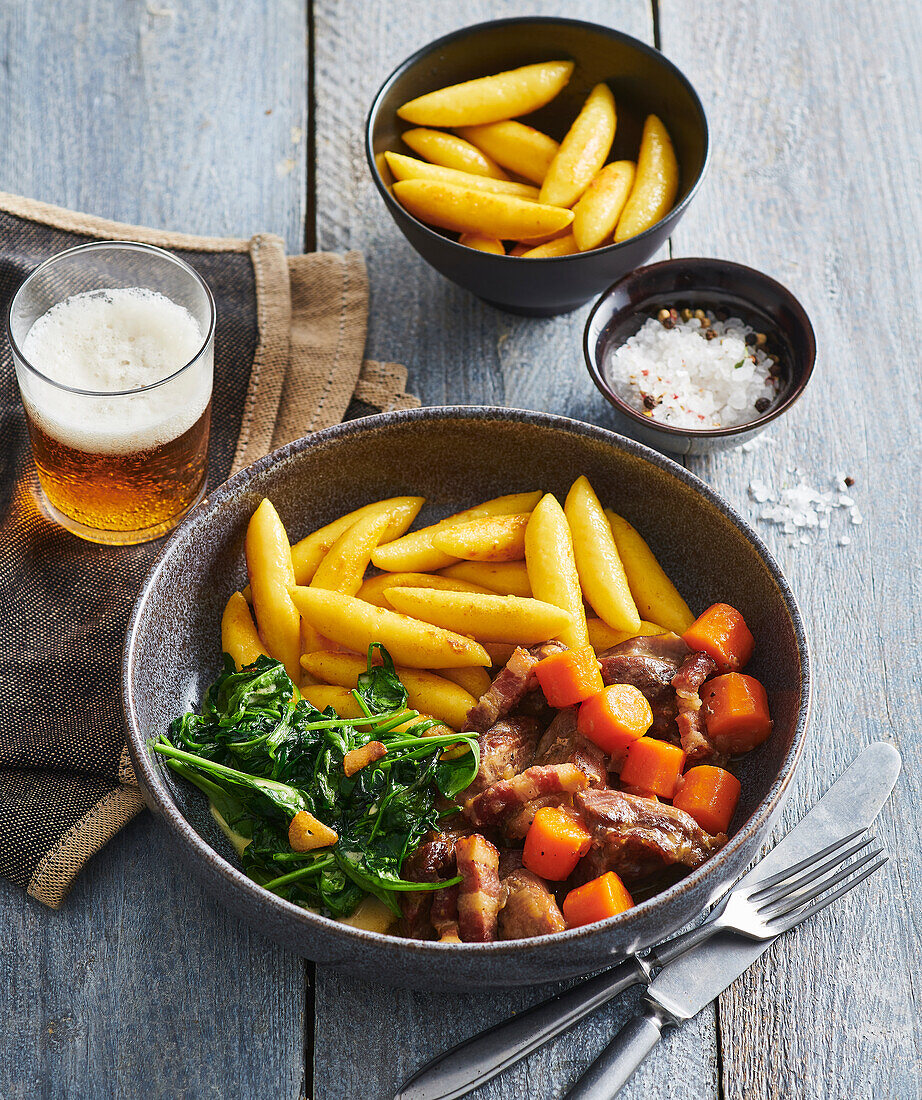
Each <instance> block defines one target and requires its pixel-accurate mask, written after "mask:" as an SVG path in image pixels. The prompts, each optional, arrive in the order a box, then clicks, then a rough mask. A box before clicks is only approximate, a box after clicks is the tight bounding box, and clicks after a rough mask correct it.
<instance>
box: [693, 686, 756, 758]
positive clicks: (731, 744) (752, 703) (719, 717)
mask: <svg viewBox="0 0 922 1100" xmlns="http://www.w3.org/2000/svg"><path fill="white" fill-rule="evenodd" d="M701 698H702V700H703V702H704V707H703V708H702V709H703V711H704V724H705V726H706V727H707V731H708V737H709V738H710V739H711V741H712V742H713V744H714V747H715V748H716V749H717V750H718V751H719V752H726V753H730V754H731V755H732V754H734V753H739V752H749V750H750V749H754V748H755V747H756V746H757V745H761V744H762V742H763V741H764V740H765V739H766V738H767V737H768V735H769V734H770V733H771V732H772V720H771V716H770V715H769V713H768V696H767V695H766V694H765V688H764V687H762V685H761V684H760V683H759V681H758V680H757V679H756V678H755V677H754V676H746V675H745V674H744V673H742V672H728V673H727V674H726V675H725V676H715V677H714V679H713V680H708V681H707V682H706V683H705V684H704V686H703V687H702V688H701Z"/></svg>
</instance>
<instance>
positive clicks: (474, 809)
mask: <svg viewBox="0 0 922 1100" xmlns="http://www.w3.org/2000/svg"><path fill="white" fill-rule="evenodd" d="M588 786H589V780H588V779H587V778H586V776H585V774H584V773H583V772H581V771H580V770H579V768H577V767H576V766H575V765H573V764H542V765H533V766H532V767H530V768H526V769H525V771H523V772H522V773H521V774H520V775H515V776H513V777H512V778H511V779H501V780H500V781H499V782H498V783H494V784H493V785H492V786H491V787H487V789H486V790H485V791H481V793H480V794H478V795H476V796H475V797H474V798H472V799H470V801H469V802H467V803H466V805H465V807H464V816H465V817H466V818H467V820H468V821H469V822H470V823H471V824H472V825H475V826H481V825H494V826H496V825H501V824H502V823H503V819H504V818H505V817H506V816H507V815H508V814H509V813H511V812H512V811H514V810H517V809H520V808H521V807H522V806H524V805H525V804H526V803H527V802H531V801H532V800H533V799H536V798H540V797H542V796H543V795H549V794H573V793H574V792H575V791H581V790H584V789H585V788H586V787H588Z"/></svg>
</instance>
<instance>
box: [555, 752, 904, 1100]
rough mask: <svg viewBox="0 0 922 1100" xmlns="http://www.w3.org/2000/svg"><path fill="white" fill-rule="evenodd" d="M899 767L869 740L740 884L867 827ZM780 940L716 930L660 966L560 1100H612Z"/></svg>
mask: <svg viewBox="0 0 922 1100" xmlns="http://www.w3.org/2000/svg"><path fill="white" fill-rule="evenodd" d="M899 773H900V754H899V753H898V752H897V751H896V749H895V748H893V747H892V746H891V745H887V744H885V743H884V742H882V741H878V742H875V743H874V744H873V745H869V746H868V747H867V748H866V749H864V751H863V752H861V753H860V754H859V755H858V757H857V758H856V759H855V761H854V762H853V763H852V764H851V765H850V766H849V767H848V768H847V769H846V771H845V772H844V773H843V775H842V776H841V778H840V779H839V780H838V781H837V782H836V783H834V784H833V786H832V787H830V789H829V790H828V791H827V792H826V794H825V795H824V796H823V797H822V798H821V799H820V801H819V802H818V803H817V804H816V806H814V807H813V809H812V810H811V811H810V813H808V814H807V816H806V817H805V818H803V820H802V821H801V822H800V823H799V824H798V825H797V827H796V828H795V829H792V830H791V832H790V833H788V834H787V836H785V837H784V838H783V839H782V840H781V841H779V843H778V844H777V845H776V846H775V847H774V848H773V849H772V850H771V852H769V853H768V855H767V856H766V857H765V858H764V859H763V860H761V861H760V862H759V863H758V864H757V865H756V866H755V867H754V868H753V870H751V871H750V872H749V873H748V874H747V875H745V876H744V878H743V879H741V880H740V884H742V885H754V884H755V883H756V882H757V881H759V880H762V879H765V878H767V877H768V876H770V875H773V874H776V873H777V872H779V871H783V870H784V868H785V867H787V866H790V865H792V864H794V863H797V862H798V861H799V860H801V859H804V858H805V857H806V856H808V855H810V853H811V852H813V851H815V850H816V849H817V848H818V847H824V846H826V845H827V844H832V843H834V842H835V841H837V840H840V839H842V838H843V837H845V836H848V835H849V834H851V833H854V832H855V830H856V829H866V828H867V827H868V826H869V825H871V823H872V822H873V821H874V819H875V818H876V817H877V815H878V813H879V812H880V810H881V809H882V807H883V806H884V804H885V803H886V801H887V799H888V798H889V797H890V792H891V791H892V790H893V787H894V785H895V783H896V780H897V777H898V776H899ZM805 825H806V826H808V828H804V826H805ZM777 938H778V937H777V936H775V937H774V938H773V939H770V940H764V941H756V940H749V939H744V938H743V937H741V936H736V935H734V934H733V933H721V934H719V935H717V936H714V938H713V939H710V940H708V941H707V942H705V943H703V944H700V945H699V946H698V947H695V948H692V950H690V951H688V952H687V953H686V954H684V955H681V956H680V957H679V958H677V959H675V960H674V961H672V962H670V963H669V964H668V965H666V966H664V967H663V969H662V970H661V971H660V972H659V974H657V976H656V978H654V980H653V981H652V982H651V983H650V985H649V986H648V987H647V992H646V993H645V994H644V1002H643V1003H644V1005H645V1007H644V1010H643V1012H642V1013H641V1014H639V1015H638V1016H635V1017H634V1019H633V1020H631V1021H630V1022H629V1023H627V1024H626V1025H625V1026H624V1027H623V1028H622V1029H621V1031H620V1032H619V1033H618V1034H617V1035H616V1036H615V1038H614V1039H613V1040H612V1042H611V1043H610V1044H609V1045H608V1046H607V1047H606V1048H605V1050H604V1051H603V1052H602V1054H601V1055H600V1056H599V1058H597V1059H596V1061H595V1062H593V1064H592V1065H591V1066H590V1067H589V1069H588V1070H587V1071H586V1073H584V1074H583V1076H582V1077H581V1078H580V1079H579V1081H578V1082H577V1083H576V1085H574V1087H573V1088H572V1089H571V1090H570V1091H569V1092H568V1093H567V1094H566V1097H565V1100H612V1098H613V1097H614V1096H616V1095H617V1094H618V1092H619V1091H620V1089H621V1088H622V1087H623V1086H624V1085H625V1084H626V1083H627V1081H628V1080H629V1079H630V1077H631V1076H632V1075H633V1073H634V1072H635V1070H636V1069H637V1068H638V1066H639V1065H640V1064H641V1062H642V1061H643V1060H644V1059H645V1058H646V1057H647V1055H648V1054H649V1053H650V1052H651V1051H652V1050H653V1049H654V1047H655V1046H656V1044H657V1043H658V1042H659V1040H660V1038H661V1037H662V1032H663V1029H664V1028H667V1027H676V1026H678V1025H679V1024H681V1023H683V1022H684V1021H685V1020H690V1019H691V1018H692V1017H693V1016H697V1014H698V1013H699V1012H700V1011H701V1010H702V1009H703V1008H705V1007H706V1006H707V1005H709V1004H710V1003H711V1001H713V1000H714V999H715V998H716V997H717V996H719V995H720V994H721V993H722V992H723V991H724V990H725V989H726V988H727V987H728V986H730V985H731V984H732V983H733V982H734V981H735V980H736V979H737V978H738V977H739V976H740V974H742V973H743V971H744V970H747V969H748V968H749V967H750V966H752V964H753V963H754V962H755V961H756V959H758V958H759V957H760V956H761V955H762V954H764V953H765V952H766V951H767V950H768V949H769V947H771V945H772V944H773V943H774V942H775V939H777Z"/></svg>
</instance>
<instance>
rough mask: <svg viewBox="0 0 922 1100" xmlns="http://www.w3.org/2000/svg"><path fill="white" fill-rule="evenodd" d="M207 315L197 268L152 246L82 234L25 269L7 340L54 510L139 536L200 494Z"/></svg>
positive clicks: (71, 526) (155, 532) (209, 332)
mask: <svg viewBox="0 0 922 1100" xmlns="http://www.w3.org/2000/svg"><path fill="white" fill-rule="evenodd" d="M214 325H215V309H214V299H213V298H212V296H211V291H210V290H209V289H208V287H207V285H206V284H205V282H204V281H203V280H202V278H201V277H200V276H199V275H198V274H197V273H196V272H195V271H194V270H193V269H192V268H191V267H190V266H189V265H188V264H187V263H184V262H183V261H182V260H180V259H179V258H177V257H176V256H174V255H172V254H171V253H169V252H165V251H164V250H163V249H161V248H155V247H153V246H152V245H145V244H133V243H131V242H128V241H115V242H110V241H99V242H94V243H92V244H85V245H80V246H79V247H77V248H71V249H69V250H68V251H67V252H62V253H60V254H59V255H57V256H53V257H52V258H51V259H50V260H46V261H45V263H43V264H41V265H40V266H39V267H37V268H36V269H35V270H34V271H33V272H32V273H31V274H30V275H29V277H28V278H27V279H26V281H25V282H24V283H23V284H22V286H21V287H20V288H19V290H18V291H17V293H16V296H15V297H14V298H13V301H12V304H11V305H10V314H9V338H10V345H11V347H12V350H13V360H14V363H15V366H16V377H17V380H18V382H19V391H20V394H21V395H22V403H23V405H24V407H25V410H26V418H27V420H28V425H29V436H30V439H31V442H32V454H33V456H34V458H35V465H36V468H37V470H38V478H39V483H40V485H41V489H42V494H43V497H44V501H43V503H44V507H45V510H46V511H47V513H48V515H49V516H50V517H51V518H52V519H54V520H56V521H57V522H58V523H60V524H61V525H62V526H63V527H66V528H67V530H68V531H72V532H73V533H74V534H76V535H79V536H80V537H81V538H85V539H89V540H90V541H91V542H101V543H122V544H128V543H139V542H147V541H148V540H150V539H155V538H158V537H159V536H160V535H162V534H164V533H165V532H166V531H169V530H170V528H172V527H174V526H175V525H176V524H177V523H178V522H179V520H180V519H181V518H182V516H184V515H185V513H186V512H188V511H189V509H190V508H192V507H193V506H194V505H195V504H197V503H198V502H199V500H201V498H202V496H203V494H204V492H205V475H206V465H207V451H208V429H209V423H210V418H211V388H212V380H213V374H214Z"/></svg>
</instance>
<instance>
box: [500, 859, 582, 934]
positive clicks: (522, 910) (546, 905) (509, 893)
mask: <svg viewBox="0 0 922 1100" xmlns="http://www.w3.org/2000/svg"><path fill="white" fill-rule="evenodd" d="M502 886H503V894H504V897H505V901H504V902H503V907H502V909H500V911H499V938H500V939H501V940H522V939H525V938H526V937H527V936H546V935H548V933H550V932H563V931H564V929H565V928H566V927H567V922H566V921H565V920H564V919H563V914H562V913H561V912H560V909H559V908H558V906H557V902H556V900H555V899H554V895H553V894H552V893H551V892H550V890H548V888H547V886H545V884H544V882H543V881H542V880H541V879H540V878H538V876H537V875H533V874H532V873H531V871H526V870H525V868H524V867H520V868H518V869H517V870H515V871H512V872H511V873H510V874H509V875H507V876H506V878H504V879H503V883H502Z"/></svg>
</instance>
